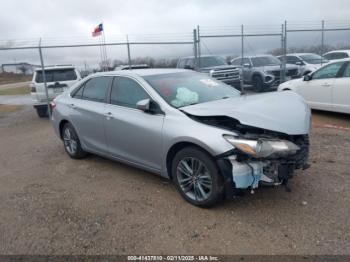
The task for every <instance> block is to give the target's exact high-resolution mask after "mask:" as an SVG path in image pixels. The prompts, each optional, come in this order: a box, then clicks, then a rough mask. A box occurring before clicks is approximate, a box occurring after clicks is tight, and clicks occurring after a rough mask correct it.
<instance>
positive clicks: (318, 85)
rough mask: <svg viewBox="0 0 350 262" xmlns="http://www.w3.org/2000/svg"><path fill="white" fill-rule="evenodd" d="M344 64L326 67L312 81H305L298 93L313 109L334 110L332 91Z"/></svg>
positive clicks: (317, 72) (315, 73)
mask: <svg viewBox="0 0 350 262" xmlns="http://www.w3.org/2000/svg"><path fill="white" fill-rule="evenodd" d="M342 66H343V62H338V63H332V64H330V65H326V66H324V67H322V68H320V69H319V70H317V71H315V72H314V73H313V74H312V79H311V80H310V81H304V82H303V85H302V86H300V87H299V88H298V92H299V93H300V94H301V95H302V96H303V97H304V98H305V100H306V101H307V102H308V103H309V105H310V107H311V108H314V109H321V110H329V111H331V110H332V89H333V86H334V80H335V78H336V77H337V75H338V73H339V71H340V69H341V67H342Z"/></svg>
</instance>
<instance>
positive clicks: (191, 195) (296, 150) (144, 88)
mask: <svg viewBox="0 0 350 262" xmlns="http://www.w3.org/2000/svg"><path fill="white" fill-rule="evenodd" d="M51 111H52V123H53V126H54V129H55V131H56V133H57V135H58V136H59V137H60V138H61V139H62V141H63V144H64V148H65V150H66V152H67V154H68V155H69V156H70V157H71V158H75V159H77V158H82V157H84V156H85V155H86V154H87V152H89V153H93V154H97V155H100V156H103V157H107V158H110V159H113V160H116V161H120V162H124V163H126V164H129V165H133V166H135V167H139V168H142V169H145V170H148V171H150V172H153V173H156V174H159V175H161V176H164V177H166V178H169V179H171V180H172V181H173V182H174V184H175V186H176V188H177V189H178V191H179V192H180V193H181V195H182V196H183V197H184V198H185V199H186V200H187V201H188V202H190V203H192V204H194V205H197V206H201V207H209V206H212V205H214V204H215V203H217V202H218V201H220V200H222V199H223V198H224V197H226V198H232V197H234V195H235V194H240V193H241V192H242V191H243V190H246V189H250V190H254V189H255V188H257V187H258V186H259V185H261V184H264V185H280V184H284V185H287V182H288V180H289V179H290V178H291V177H292V176H293V171H294V170H295V169H299V168H305V167H307V158H308V151H309V142H308V133H309V127H310V110H309V108H308V106H307V104H306V103H305V101H304V100H303V99H302V97H300V96H299V95H297V94H295V93H292V92H283V93H279V92H278V93H277V92H275V93H269V94H261V95H251V96H242V95H241V94H240V93H239V92H238V91H237V90H236V89H234V88H232V87H230V86H228V85H226V84H224V83H222V82H220V81H218V80H215V79H213V78H210V77H208V76H207V75H204V74H201V73H196V72H193V71H188V70H182V69H139V70H125V71H114V72H105V73H97V74H94V75H91V76H89V77H87V78H85V79H83V80H82V81H80V82H79V83H77V84H76V85H74V86H73V87H71V89H70V90H68V91H66V92H64V93H63V94H62V95H60V96H59V97H57V98H56V99H55V100H54V101H53V102H52V103H51Z"/></svg>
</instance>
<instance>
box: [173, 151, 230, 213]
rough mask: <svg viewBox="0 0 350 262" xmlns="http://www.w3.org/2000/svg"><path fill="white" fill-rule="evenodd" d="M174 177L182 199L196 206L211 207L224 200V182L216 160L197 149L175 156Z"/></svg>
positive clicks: (180, 152)
mask: <svg viewBox="0 0 350 262" xmlns="http://www.w3.org/2000/svg"><path fill="white" fill-rule="evenodd" d="M172 176H173V180H174V183H175V186H176V188H177V190H178V191H179V192H180V194H181V195H182V197H183V198H185V200H187V201H188V202H189V203H191V204H193V205H195V206H199V207H211V206H213V205H215V204H216V203H217V202H219V201H220V200H222V198H223V195H224V186H223V181H222V177H221V175H220V173H219V171H218V168H217V166H216V164H215V162H214V160H213V159H212V157H211V156H210V155H209V154H207V153H206V152H204V151H202V150H200V149H198V148H196V147H186V148H184V149H182V150H180V151H179V152H178V153H177V154H176V155H175V157H174V159H173V162H172Z"/></svg>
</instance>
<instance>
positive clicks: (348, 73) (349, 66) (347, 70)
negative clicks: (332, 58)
mask: <svg viewBox="0 0 350 262" xmlns="http://www.w3.org/2000/svg"><path fill="white" fill-rule="evenodd" d="M343 77H350V63H348V64H347V66H346V68H345V70H344V73H343Z"/></svg>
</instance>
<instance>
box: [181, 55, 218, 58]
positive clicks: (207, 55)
mask: <svg viewBox="0 0 350 262" xmlns="http://www.w3.org/2000/svg"><path fill="white" fill-rule="evenodd" d="M213 56H215V57H218V56H219V57H221V56H220V55H201V57H213ZM187 58H194V56H193V55H192V56H184V57H180V58H179V59H187Z"/></svg>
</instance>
